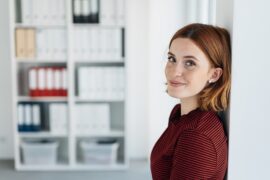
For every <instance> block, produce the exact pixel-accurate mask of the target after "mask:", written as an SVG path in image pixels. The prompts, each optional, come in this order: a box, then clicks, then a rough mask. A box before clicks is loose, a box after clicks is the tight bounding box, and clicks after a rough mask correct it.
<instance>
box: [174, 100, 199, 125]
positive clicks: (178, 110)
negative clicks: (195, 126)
mask: <svg viewBox="0 0 270 180" xmlns="http://www.w3.org/2000/svg"><path fill="white" fill-rule="evenodd" d="M200 111H201V109H200V107H197V108H195V109H193V110H191V111H189V112H188V113H187V114H183V115H181V104H180V103H179V104H177V105H176V106H175V107H174V109H173V112H172V116H171V118H170V121H172V122H175V123H176V122H178V121H180V120H184V119H186V118H188V119H192V117H194V115H196V114H197V113H198V112H200Z"/></svg>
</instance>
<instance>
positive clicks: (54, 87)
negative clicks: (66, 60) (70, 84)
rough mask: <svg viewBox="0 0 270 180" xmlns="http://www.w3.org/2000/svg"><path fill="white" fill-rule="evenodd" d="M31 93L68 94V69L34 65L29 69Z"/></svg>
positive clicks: (33, 95)
mask: <svg viewBox="0 0 270 180" xmlns="http://www.w3.org/2000/svg"><path fill="white" fill-rule="evenodd" d="M28 77H29V78H28V80H29V87H28V88H29V95H30V96H32V97H37V96H67V70H66V68H64V67H61V68H60V67H33V68H30V70H29V71H28Z"/></svg>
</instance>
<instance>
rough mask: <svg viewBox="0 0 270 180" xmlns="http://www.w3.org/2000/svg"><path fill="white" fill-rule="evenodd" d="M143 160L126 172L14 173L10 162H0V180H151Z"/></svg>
mask: <svg viewBox="0 0 270 180" xmlns="http://www.w3.org/2000/svg"><path fill="white" fill-rule="evenodd" d="M151 179H152V178H151V173H150V165H149V164H148V162H147V161H145V160H140V161H138V160H136V161H134V160H133V161H131V163H130V167H129V169H128V170H126V171H97V172H95V171H56V172H55V171H53V172H50V171H46V172H43V171H19V172H18V171H15V170H14V162H13V161H12V160H1V161H0V180H151Z"/></svg>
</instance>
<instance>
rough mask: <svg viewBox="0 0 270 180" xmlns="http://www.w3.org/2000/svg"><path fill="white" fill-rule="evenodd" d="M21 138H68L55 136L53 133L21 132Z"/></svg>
mask: <svg viewBox="0 0 270 180" xmlns="http://www.w3.org/2000/svg"><path fill="white" fill-rule="evenodd" d="M19 136H20V137H21V138H46V137H67V134H62V135H60V134H53V133H51V132H44V131H43V132H19Z"/></svg>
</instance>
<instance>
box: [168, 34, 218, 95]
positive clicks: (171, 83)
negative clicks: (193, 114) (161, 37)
mask: <svg viewBox="0 0 270 180" xmlns="http://www.w3.org/2000/svg"><path fill="white" fill-rule="evenodd" d="M213 69H214V68H213ZM212 73H213V72H212V69H211V68H210V63H209V61H208V59H207V57H206V56H205V54H204V53H203V52H202V51H201V50H200V49H199V47H197V46H196V45H195V44H194V43H193V42H192V41H191V40H190V39H187V38H177V39H175V40H173V42H172V44H171V47H170V49H169V52H168V61H167V65H166V68H165V74H166V78H167V83H168V89H167V90H168V94H169V95H170V96H172V97H175V98H178V99H185V98H190V97H196V95H197V94H198V93H199V92H201V90H203V89H204V87H205V86H206V85H207V83H208V80H209V79H211V75H212Z"/></svg>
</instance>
